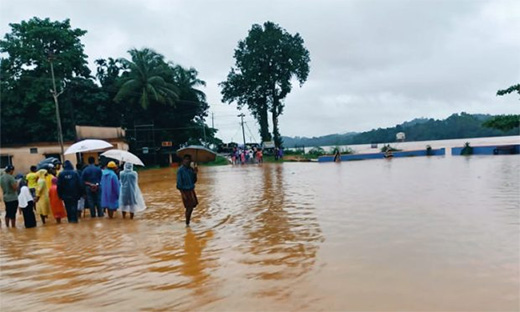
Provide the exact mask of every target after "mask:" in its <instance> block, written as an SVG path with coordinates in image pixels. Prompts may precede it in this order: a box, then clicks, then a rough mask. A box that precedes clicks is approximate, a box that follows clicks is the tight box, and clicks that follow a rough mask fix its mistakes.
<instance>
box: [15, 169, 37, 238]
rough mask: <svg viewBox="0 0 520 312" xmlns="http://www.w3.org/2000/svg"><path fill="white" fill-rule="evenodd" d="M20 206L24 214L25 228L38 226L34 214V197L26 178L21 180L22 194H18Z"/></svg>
mask: <svg viewBox="0 0 520 312" xmlns="http://www.w3.org/2000/svg"><path fill="white" fill-rule="evenodd" d="M18 207H19V208H20V211H21V212H22V214H23V221H24V224H25V228H27V229H29V228H33V227H36V217H35V216H34V210H35V208H34V199H33V197H32V195H31V191H30V190H29V188H28V187H27V185H26V183H25V180H23V179H22V180H21V181H20V194H19V195H18Z"/></svg>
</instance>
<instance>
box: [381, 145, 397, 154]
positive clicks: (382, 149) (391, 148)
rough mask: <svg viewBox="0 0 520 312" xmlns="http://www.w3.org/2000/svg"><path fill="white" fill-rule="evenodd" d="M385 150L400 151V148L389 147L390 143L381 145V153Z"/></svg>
mask: <svg viewBox="0 0 520 312" xmlns="http://www.w3.org/2000/svg"><path fill="white" fill-rule="evenodd" d="M387 151H390V152H399V151H401V150H400V149H397V148H394V147H391V146H390V144H387V145H383V147H381V152H382V153H385V152H387Z"/></svg>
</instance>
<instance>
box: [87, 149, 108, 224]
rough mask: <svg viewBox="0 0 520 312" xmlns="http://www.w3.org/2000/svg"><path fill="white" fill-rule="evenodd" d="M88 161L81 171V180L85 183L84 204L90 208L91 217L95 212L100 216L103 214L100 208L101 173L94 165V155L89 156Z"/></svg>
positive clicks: (94, 215)
mask: <svg viewBox="0 0 520 312" xmlns="http://www.w3.org/2000/svg"><path fill="white" fill-rule="evenodd" d="M88 163H89V165H88V166H87V167H86V168H85V169H83V172H82V173H81V181H82V182H83V184H84V185H85V194H86V198H85V201H86V206H87V207H88V208H89V209H90V217H91V218H95V217H96V212H97V216H98V217H100V218H101V217H104V216H105V214H104V213H103V209H102V208H101V190H100V189H99V183H100V182H101V176H102V175H103V174H102V171H101V169H100V168H99V167H97V166H96V159H95V158H94V157H89V158H88Z"/></svg>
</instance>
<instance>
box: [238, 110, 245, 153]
mask: <svg viewBox="0 0 520 312" xmlns="http://www.w3.org/2000/svg"><path fill="white" fill-rule="evenodd" d="M238 117H240V125H241V126H242V138H243V139H244V150H245V149H246V133H245V132H244V117H245V115H244V113H242V114H240V115H238Z"/></svg>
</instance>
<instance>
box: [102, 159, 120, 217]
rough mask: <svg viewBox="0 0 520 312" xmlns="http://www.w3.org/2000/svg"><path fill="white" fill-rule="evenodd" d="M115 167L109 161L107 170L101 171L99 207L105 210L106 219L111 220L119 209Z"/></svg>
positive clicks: (113, 163) (118, 187) (117, 181)
mask: <svg viewBox="0 0 520 312" xmlns="http://www.w3.org/2000/svg"><path fill="white" fill-rule="evenodd" d="M116 170H117V165H116V163H115V162H113V161H111V162H109V163H108V165H107V168H106V169H104V170H103V175H102V176H101V207H102V208H103V209H107V211H108V217H109V218H110V219H112V218H113V217H114V212H116V211H117V209H119V190H120V187H121V185H120V183H119V179H118V178H117V175H116V173H115V171H116Z"/></svg>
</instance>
